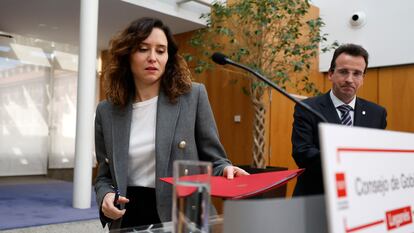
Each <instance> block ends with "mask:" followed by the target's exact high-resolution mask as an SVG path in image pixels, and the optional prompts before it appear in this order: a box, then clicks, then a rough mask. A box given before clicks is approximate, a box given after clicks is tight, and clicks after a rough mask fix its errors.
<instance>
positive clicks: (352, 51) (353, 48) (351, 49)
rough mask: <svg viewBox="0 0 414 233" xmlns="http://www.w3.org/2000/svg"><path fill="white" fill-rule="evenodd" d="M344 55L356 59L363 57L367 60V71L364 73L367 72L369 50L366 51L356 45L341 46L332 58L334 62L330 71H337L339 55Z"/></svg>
mask: <svg viewBox="0 0 414 233" xmlns="http://www.w3.org/2000/svg"><path fill="white" fill-rule="evenodd" d="M342 53H345V54H348V55H351V56H354V57H359V56H362V57H363V58H364V60H365V69H364V73H365V72H366V71H367V68H368V57H369V55H368V52H367V50H365V49H364V48H363V47H362V46H360V45H356V44H343V45H341V46H339V47H338V48H337V49H336V50H335V52H334V55H333V57H332V61H331V67H329V71H330V72H333V71H334V70H335V67H336V59H337V58H338V56H339V55H341V54H342Z"/></svg>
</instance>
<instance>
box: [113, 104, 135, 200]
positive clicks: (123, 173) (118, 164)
mask: <svg viewBox="0 0 414 233" xmlns="http://www.w3.org/2000/svg"><path fill="white" fill-rule="evenodd" d="M112 116H113V118H112V148H113V155H112V159H113V164H114V173H115V182H116V184H117V185H118V189H119V190H120V192H121V194H125V193H126V187H127V175H128V152H129V138H130V130H131V118H132V103H129V104H128V105H127V106H126V107H125V108H119V107H116V106H114V108H113V114H112Z"/></svg>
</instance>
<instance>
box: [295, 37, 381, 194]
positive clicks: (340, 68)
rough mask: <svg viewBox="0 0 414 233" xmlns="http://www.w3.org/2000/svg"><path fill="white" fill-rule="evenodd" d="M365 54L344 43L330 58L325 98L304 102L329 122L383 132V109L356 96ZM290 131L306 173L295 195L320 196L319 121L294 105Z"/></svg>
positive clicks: (298, 159) (299, 162)
mask: <svg viewBox="0 0 414 233" xmlns="http://www.w3.org/2000/svg"><path fill="white" fill-rule="evenodd" d="M367 67H368V52H367V51H366V50H365V49H364V48H362V47H361V46H359V45H355V44H345V45H342V46H340V47H338V48H337V49H336V50H335V52H334V55H333V58H332V61H331V66H330V68H329V72H328V78H329V80H330V81H331V82H332V88H331V90H330V91H329V92H327V93H326V94H324V95H321V96H317V97H312V98H308V99H306V100H304V103H306V104H308V105H309V106H311V107H312V108H313V109H315V110H316V111H318V112H320V113H321V114H322V115H323V116H324V117H325V118H326V119H327V120H328V122H330V123H336V124H343V125H348V126H352V125H353V126H360V127H368V128H378V129H385V127H386V126H387V119H386V118H387V112H386V110H385V108H383V107H381V106H379V105H377V104H374V103H372V102H369V101H366V100H364V99H362V98H359V97H357V96H356V93H357V91H358V89H359V88H360V87H361V86H362V84H363V82H364V76H365V72H366V70H367ZM293 117H294V122H293V130H292V145H293V158H294V159H295V161H296V164H297V165H298V166H299V167H300V168H305V172H304V173H303V174H302V175H300V176H299V177H298V181H297V184H296V187H295V191H294V193H293V195H294V196H301V195H314V194H322V193H323V192H324V191H323V180H322V169H321V156H320V149H319V133H318V123H319V122H321V120H320V119H319V118H318V117H316V116H315V115H313V114H311V113H309V112H308V111H306V110H305V109H304V108H303V107H301V106H299V105H296V106H295V112H294V115H293Z"/></svg>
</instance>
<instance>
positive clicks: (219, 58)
mask: <svg viewBox="0 0 414 233" xmlns="http://www.w3.org/2000/svg"><path fill="white" fill-rule="evenodd" d="M211 59H212V60H213V61H214V62H215V63H217V64H219V65H225V64H230V65H233V66H236V67H239V68H241V69H243V70H247V71H248V72H250V73H252V74H253V75H254V76H256V77H257V78H259V79H260V80H262V81H263V82H265V83H266V84H267V85H269V86H271V87H273V88H274V89H276V90H277V91H278V92H279V93H281V94H282V95H284V96H286V97H287V98H288V99H290V100H292V101H293V102H295V103H296V104H298V105H300V106H301V107H303V108H304V109H306V110H307V111H309V112H310V113H312V114H314V115H315V116H317V117H318V118H319V119H321V120H322V121H323V122H328V121H327V120H326V118H325V117H324V116H322V114H320V113H319V112H318V111H316V110H315V109H313V108H311V107H310V106H309V105H308V104H306V103H303V102H302V101H299V100H297V99H296V98H295V97H293V96H291V95H290V94H289V93H287V92H286V91H285V90H283V89H282V88H280V87H279V86H277V85H276V84H274V83H273V82H272V81H270V80H269V79H267V78H266V77H264V76H263V75H261V74H259V73H258V72H257V71H255V70H253V69H251V68H250V67H247V66H245V65H242V64H239V63H237V62H234V61H232V60H231V59H229V58H228V57H227V56H226V55H224V54H222V53H218V52H215V53H214V54H213V56H211Z"/></svg>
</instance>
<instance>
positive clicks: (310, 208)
mask: <svg viewBox="0 0 414 233" xmlns="http://www.w3.org/2000/svg"><path fill="white" fill-rule="evenodd" d="M326 223H327V222H326V213H325V199H324V196H323V195H318V196H310V197H296V198H292V199H265V200H229V201H226V202H225V203H224V215H217V216H213V217H211V218H210V232H209V233H253V232H260V233H275V232H283V233H325V232H327V225H326ZM172 229H173V224H172V222H166V223H161V224H156V225H149V226H142V227H136V228H128V229H118V230H112V231H110V232H111V233H115V232H116V233H119V232H135V233H172Z"/></svg>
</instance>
